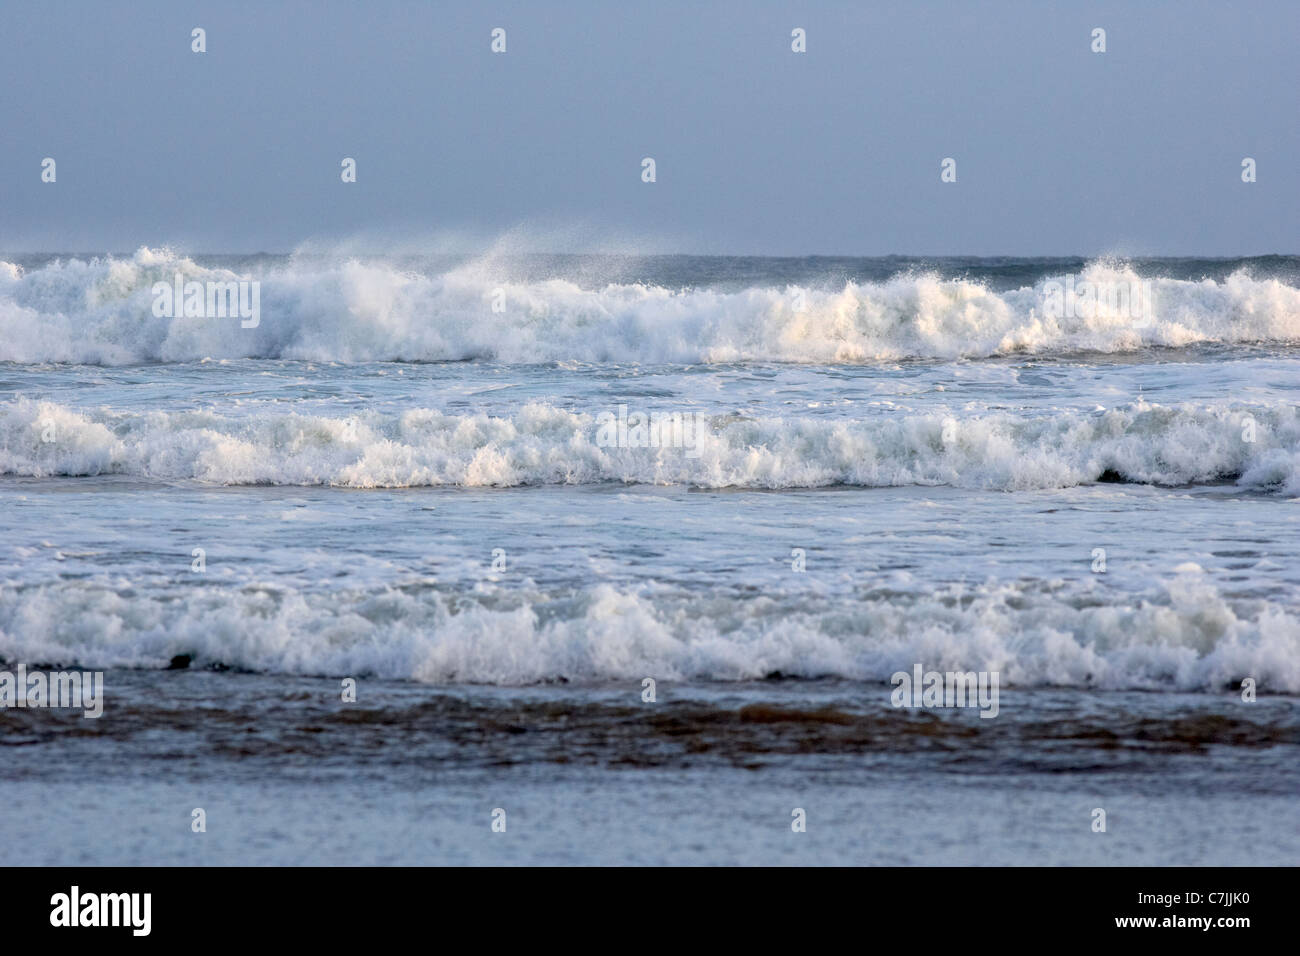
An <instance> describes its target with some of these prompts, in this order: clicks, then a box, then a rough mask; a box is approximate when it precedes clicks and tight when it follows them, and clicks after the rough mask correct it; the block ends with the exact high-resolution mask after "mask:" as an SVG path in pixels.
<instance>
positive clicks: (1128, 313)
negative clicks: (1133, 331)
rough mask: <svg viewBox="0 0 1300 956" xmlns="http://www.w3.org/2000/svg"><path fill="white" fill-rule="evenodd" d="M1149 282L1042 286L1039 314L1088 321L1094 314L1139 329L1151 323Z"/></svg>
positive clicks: (1050, 282)
mask: <svg viewBox="0 0 1300 956" xmlns="http://www.w3.org/2000/svg"><path fill="white" fill-rule="evenodd" d="M1153 288H1154V286H1153V283H1152V282H1151V280H1150V279H1132V280H1126V281H1123V282H1112V281H1109V280H1104V281H1098V282H1094V281H1092V280H1090V279H1083V278H1080V279H1078V280H1076V279H1075V277H1074V276H1073V275H1068V276H1066V277H1065V281H1064V282H1061V281H1059V280H1057V279H1050V280H1048V281H1047V282H1044V283H1043V314H1044V315H1046V316H1047V317H1048V318H1052V319H1065V318H1068V319H1091V318H1094V317H1096V316H1097V315H1098V314H1104V315H1111V316H1117V317H1123V318H1128V319H1131V320H1132V323H1133V325H1134V327H1136V328H1143V327H1146V326H1149V325H1151V323H1152V322H1154V321H1155V295H1154V292H1153Z"/></svg>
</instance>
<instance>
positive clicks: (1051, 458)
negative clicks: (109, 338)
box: [0, 398, 1300, 496]
mask: <svg viewBox="0 0 1300 956" xmlns="http://www.w3.org/2000/svg"><path fill="white" fill-rule="evenodd" d="M606 412H608V413H610V414H611V415H612V410H611V409H598V408H592V409H591V410H590V411H589V412H576V411H570V410H567V409H563V408H557V407H555V406H553V405H550V404H545V403H533V404H527V405H523V406H521V407H520V408H519V409H518V410H517V411H516V412H514V413H513V414H512V415H509V416H502V417H493V416H489V415H486V414H482V413H479V414H472V413H467V414H447V413H444V412H440V411H436V410H432V409H420V408H417V409H411V410H407V411H404V412H398V411H366V412H362V413H358V414H356V415H351V416H348V417H342V418H341V417H327V416H320V415H307V414H298V413H294V412H279V411H275V412H270V411H256V412H252V413H249V414H245V415H242V416H223V415H221V414H218V413H216V412H211V411H155V412H147V413H139V412H126V411H119V410H113V409H111V408H98V409H76V408H71V407H67V406H64V405H60V404H57V403H52V402H40V401H35V400H30V399H25V398H19V399H16V400H14V401H11V402H7V403H3V404H0V474H3V475H17V476H25V477H36V478H41V477H50V476H88V475H128V476H134V477H138V478H147V479H160V480H185V479H193V480H198V481H204V482H213V483H219V484H227V485H256V484H265V485H334V486H342V487H350V488H404V487H414V486H462V487H492V486H497V487H510V486H518V485H535V484H570V485H577V484H594V483H602V482H626V483H637V484H672V485H687V486H696V487H702V488H724V487H738V488H761V489H784V488H813V487H825V486H831V485H857V486H867V487H882V486H903V485H952V486H955V487H961V488H972V489H993V490H1003V491H1018V490H1032V489H1045V488H1065V487H1072V486H1076V485H1080V484H1086V483H1089V482H1094V481H1098V480H1102V481H1127V482H1139V483H1147V484H1158V485H1169V486H1176V485H1191V484H1203V483H1210V482H1223V481H1226V480H1232V481H1235V482H1236V483H1237V485H1238V486H1239V487H1241V488H1243V489H1247V490H1253V491H1260V492H1271V493H1279V494H1282V495H1288V496H1295V495H1300V412H1298V411H1297V408H1296V407H1295V406H1293V405H1290V404H1286V403H1273V404H1269V405H1256V406H1244V405H1235V404H1228V403H1223V404H1217V405H1193V404H1184V405H1172V406H1162V405H1152V404H1147V403H1145V402H1140V403H1137V404H1133V405H1128V406H1122V407H1118V408H1113V409H1110V410H1098V411H1094V412H1087V411H1079V410H1055V411H1052V412H1049V413H1041V414H1028V413H1008V412H989V413H984V414H979V415H971V414H966V413H962V414H960V415H959V416H957V417H952V416H946V415H943V414H939V413H928V414H906V415H904V414H899V415H890V416H886V415H879V416H876V417H872V418H866V419H839V420H835V419H828V418H809V417H782V418H778V417H771V418H757V419H755V418H747V417H743V416H738V415H723V416H714V417H711V418H710V417H704V418H703V420H702V422H701V425H700V427H699V428H697V429H692V430H690V431H685V430H684V431H683V432H681V433H680V434H679V437H678V440H679V445H678V447H610V446H608V439H609V438H610V437H613V436H611V435H609V434H606V435H604V436H602V433H601V427H602V421H608V419H606V418H603V417H602V416H603V415H604V413H606ZM665 435H669V433H667V432H665ZM639 437H640V439H642V440H644V439H645V438H646V436H645V434H642V435H640V436H639ZM637 439H638V436H637V435H636V434H635V433H632V432H629V433H628V434H627V436H626V440H627V444H632V443H633V442H634V441H636V440H637Z"/></svg>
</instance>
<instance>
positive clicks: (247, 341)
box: [0, 248, 1300, 365]
mask: <svg viewBox="0 0 1300 956" xmlns="http://www.w3.org/2000/svg"><path fill="white" fill-rule="evenodd" d="M178 272H179V273H182V274H183V275H184V277H185V279H186V280H191V281H199V282H207V281H212V282H228V281H234V280H239V279H255V280H257V281H258V282H259V283H260V321H259V322H258V324H257V326H256V327H255V328H242V327H241V323H240V320H239V319H238V318H234V319H213V318H199V317H188V318H187V317H177V318H168V317H158V316H155V315H154V314H153V308H152V306H153V293H152V287H153V285H154V283H157V282H164V283H168V284H170V283H172V282H173V279H174V276H175V275H176V274H177V273H178ZM1062 278H1063V277H1062ZM1081 278H1083V279H1086V280H1087V281H1089V282H1093V283H1102V284H1111V285H1117V284H1132V283H1137V282H1142V281H1146V282H1149V286H1148V288H1149V290H1150V295H1149V300H1148V299H1144V300H1143V301H1144V304H1145V306H1146V311H1145V312H1144V315H1145V316H1146V318H1144V320H1143V321H1141V322H1137V321H1135V320H1134V319H1133V318H1132V317H1131V316H1130V312H1129V310H1128V309H1127V308H1115V307H1113V306H1114V303H1112V304H1111V305H1107V304H1105V303H1104V302H1103V303H1101V304H1097V303H1092V304H1091V305H1088V306H1086V307H1084V308H1082V309H1081V310H1080V313H1081V314H1079V315H1078V316H1077V317H1067V318H1052V317H1051V315H1050V313H1052V312H1053V311H1054V310H1053V309H1050V308H1049V307H1048V306H1049V301H1048V300H1049V298H1050V296H1049V291H1048V289H1047V287H1046V283H1048V282H1049V281H1053V280H1052V277H1044V278H1043V279H1040V280H1038V281H1037V282H1036V284H1035V285H1033V286H1026V287H1023V288H1020V289H1017V290H1012V291H1004V292H994V291H992V290H991V289H989V288H988V287H987V286H985V285H984V284H981V283H980V282H976V281H971V280H963V279H944V278H939V277H936V276H934V275H930V274H920V275H918V274H913V273H905V274H900V275H898V276H895V277H894V278H892V279H889V280H887V281H882V282H878V283H855V282H849V283H847V284H845V285H844V286H843V287H842V288H840V289H838V290H825V289H815V288H808V289H801V288H797V287H794V286H790V287H785V288H778V287H772V286H754V287H749V288H745V289H742V290H739V291H717V290H710V289H683V290H672V289H667V288H662V287H659V286H655V285H644V284H607V285H604V286H601V287H594V288H586V287H583V286H580V285H578V284H576V283H574V282H572V281H569V280H567V279H551V280H547V281H528V282H510V281H505V280H503V279H501V278H500V277H497V276H493V275H492V274H491V271H490V269H489V268H487V267H485V266H483V265H481V264H480V265H475V266H466V267H462V268H458V269H453V270H451V271H448V272H445V273H442V274H437V275H424V274H420V273H415V272H408V271H403V270H401V269H399V268H397V267H395V266H391V265H383V264H366V263H362V262H359V261H350V262H346V263H343V264H341V265H333V266H323V265H322V266H312V265H309V264H304V263H301V262H296V261H291V262H290V264H288V265H286V266H283V267H273V268H267V269H265V270H263V271H261V272H258V273H256V274H244V275H239V274H236V273H234V272H230V271H228V270H225V269H215V268H205V267H203V266H200V265H198V264H196V263H194V262H192V261H191V260H189V259H185V258H182V257H179V256H176V255H174V254H172V253H170V252H167V251H165V250H163V251H154V250H150V249H144V248H142V249H141V250H140V251H138V252H137V253H136V254H135V255H134V256H133V257H131V258H129V259H114V258H111V257H105V258H102V259H101V258H96V259H92V260H90V261H82V260H78V259H72V260H68V261H59V262H54V263H50V264H48V265H45V266H43V267H41V268H37V269H33V270H31V271H27V272H24V271H23V270H22V269H21V268H20V267H18V266H17V265H14V264H12V263H6V262H0V361H10V362H19V363H45V362H58V363H86V364H100V365H123V364H135V363H146V362H184V361H195V360H201V359H205V358H213V359H222V358H266V359H292V360H307V361H318V362H331V361H332V362H344V363H350V362H373V361H460V360H475V359H484V360H496V361H502V362H510V363H538V362H563V361H582V362H618V363H643V364H659V363H684V364H694V363H701V362H703V363H719V362H744V361H764V362H800V363H816V364H823V365H828V364H864V363H870V362H876V361H890V360H898V359H903V358H909V357H919V358H939V359H952V358H960V357H984V356H995V355H999V354H1006V353H1013V352H1026V353H1030V354H1043V353H1067V352H1081V351H1100V352H1125V351H1132V350H1135V349H1140V348H1144V347H1150V346H1163V347H1184V346H1191V345H1196V344H1202V343H1226V344H1231V343H1249V342H1273V343H1283V342H1284V343H1296V342H1300V289H1296V288H1294V287H1292V286H1290V285H1287V284H1285V283H1284V282H1281V281H1279V280H1278V279H1262V278H1254V277H1252V276H1251V275H1250V274H1249V272H1248V271H1246V270H1244V269H1243V270H1239V271H1238V272H1236V273H1233V274H1232V275H1230V276H1228V277H1227V278H1226V279H1223V280H1222V281H1216V280H1214V279H1208V278H1207V279H1202V280H1199V281H1189V280H1184V279H1173V278H1159V277H1155V278H1149V279H1144V278H1143V277H1140V276H1138V275H1137V274H1136V273H1135V272H1134V271H1133V270H1132V268H1131V267H1129V266H1128V265H1126V264H1123V263H1116V262H1110V261H1099V262H1094V263H1092V264H1091V265H1089V266H1088V267H1087V269H1086V270H1085V272H1084V274H1083V276H1082V277H1081ZM1056 311H1059V310H1056Z"/></svg>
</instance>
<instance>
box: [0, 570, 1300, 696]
mask: <svg viewBox="0 0 1300 956" xmlns="http://www.w3.org/2000/svg"><path fill="white" fill-rule="evenodd" d="M1250 603H1251V607H1250V608H1249V609H1243V608H1242V607H1240V606H1235V605H1233V604H1231V603H1229V602H1228V601H1226V600H1225V599H1224V597H1223V596H1222V595H1221V594H1220V593H1218V592H1217V591H1216V589H1215V587H1214V585H1213V584H1212V583H1210V582H1208V581H1206V580H1205V579H1203V578H1202V577H1201V576H1199V575H1195V574H1191V573H1183V574H1179V575H1176V576H1174V577H1173V578H1171V579H1170V580H1168V581H1165V582H1163V583H1162V584H1160V585H1159V586H1158V587H1156V588H1153V589H1152V592H1151V593H1150V594H1149V595H1147V596H1143V597H1140V598H1132V599H1124V598H1122V597H1121V598H1119V599H1116V598H1115V597H1114V596H1113V595H1111V596H1109V597H1108V599H1107V600H1106V602H1105V603H1103V604H1098V603H1097V601H1096V600H1091V599H1088V598H1087V597H1086V595H1084V596H1083V597H1082V598H1080V597H1078V596H1076V598H1075V599H1073V600H1071V599H1067V598H1065V597H1063V596H1062V595H1061V594H1059V593H1057V592H1054V591H1052V590H1051V589H1044V588H1041V587H1037V586H1035V585H1026V584H1018V583H1003V584H998V585H989V586H986V587H984V588H979V589H976V590H975V591H974V593H973V594H972V593H969V592H967V593H966V594H965V596H964V599H963V600H961V601H954V600H952V599H951V596H943V595H937V596H936V595H893V596H891V597H890V598H889V599H888V600H872V599H860V600H842V601H837V602H835V603H834V604H832V605H830V606H822V605H817V606H816V607H815V608H814V607H810V606H808V605H806V604H805V605H801V606H794V607H788V608H787V607H783V606H782V605H781V604H780V603H778V602H777V601H774V600H771V599H769V598H765V597H735V596H723V595H707V596H699V595H696V596H691V595H683V594H680V593H660V594H655V593H637V592H634V591H627V590H619V589H617V588H614V587H611V586H609V585H604V584H602V585H597V586H595V587H592V588H591V589H589V590H586V591H581V592H576V593H572V592H566V593H562V594H551V595H548V594H544V593H540V592H535V591H533V592H529V591H520V592H507V591H500V590H489V591H483V590H478V591H475V592H473V593H464V594H460V595H457V596H455V597H454V598H453V597H452V596H450V595H448V594H447V593H444V592H440V591H438V590H435V589H432V588H400V589H398V588H382V589H372V590H330V591H325V592H314V591H295V590H292V589H284V588H281V587H276V586H273V585H266V586H256V585H249V586H245V587H239V588H222V587H206V588H203V587H196V586H191V585H177V586H173V587H172V588H171V589H170V590H168V591H167V592H166V593H163V594H150V593H147V592H144V591H142V590H140V589H138V588H136V587H133V586H129V585H128V584H127V583H126V582H122V583H121V584H120V585H117V586H114V585H113V583H112V582H100V581H64V582H58V583H50V584H44V585H38V586H28V587H24V588H13V587H0V657H2V658H4V659H6V660H9V661H14V660H23V661H31V662H40V663H47V664H56V663H57V664H60V665H72V664H76V665H79V666H83V667H93V668H101V669H102V668H113V667H143V668H157V667H163V666H166V665H167V664H168V662H169V661H170V660H171V659H172V658H173V657H174V656H176V655H189V656H191V657H192V658H193V664H194V666H196V667H208V666H213V665H219V666H227V667H235V668H241V669H247V670H253V671H262V672H270V673H293V674H309V675H335V676H337V675H350V676H360V675H376V676H380V677H386V678H396V679H408V680H416V681H425V682H431V683H487V684H508V685H518V684H528V683H535V682H541V681H555V680H560V679H564V680H569V681H610V680H619V681H634V682H638V683H639V681H640V680H641V678H643V677H646V676H653V677H655V678H656V679H658V680H664V681H671V680H701V679H703V680H720V681H738V680H752V679H759V678H763V677H767V676H770V675H773V674H777V673H779V674H783V675H787V676H791V677H806V678H814V677H840V678H845V679H851V680H863V681H880V682H883V681H887V680H888V679H889V676H890V675H891V674H892V673H894V672H896V671H898V670H910V669H911V667H912V665H913V664H914V663H915V662H918V661H921V662H924V663H925V666H926V667H929V668H933V669H937V670H961V671H967V670H973V671H981V670H984V671H998V672H999V673H1000V674H1001V679H1002V682H1003V683H1004V684H1008V685H1019V686H1068V687H1100V688H1107V689H1121V688H1146V689H1152V690H1166V691H1169V690H1183V691H1197V690H1222V689H1223V688H1225V687H1226V686H1229V685H1232V684H1234V683H1236V682H1239V681H1240V680H1241V679H1242V678H1243V677H1253V678H1254V679H1255V680H1256V681H1257V682H1258V684H1259V686H1260V688H1261V690H1264V691H1271V692H1284V693H1297V692H1300V618H1297V616H1296V614H1295V613H1294V611H1292V610H1288V609H1286V608H1283V607H1281V606H1278V605H1275V604H1272V603H1269V602H1265V601H1255V602H1250Z"/></svg>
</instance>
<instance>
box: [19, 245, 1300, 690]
mask: <svg viewBox="0 0 1300 956" xmlns="http://www.w3.org/2000/svg"><path fill="white" fill-rule="evenodd" d="M0 260H4V261H3V264H0V510H2V512H3V514H4V515H5V519H4V528H3V534H2V535H0V660H3V661H6V662H15V661H20V660H21V661H24V662H28V663H35V664H47V665H50V666H54V665H60V666H72V665H80V666H86V667H92V668H105V669H109V670H110V671H113V670H114V669H116V670H117V671H118V672H121V673H137V672H139V673H146V672H155V671H159V672H160V671H163V670H164V669H166V668H178V667H185V668H188V669H191V670H199V671H203V672H205V673H213V674H216V675H218V676H221V677H227V678H229V679H231V680H234V679H235V678H234V677H232V676H230V675H236V674H242V675H281V676H288V675H292V676H296V677H302V678H308V677H310V678H329V679H333V680H337V679H338V678H339V677H341V676H347V675H352V676H358V677H361V678H368V679H373V680H384V681H396V682H413V683H415V684H417V685H439V686H480V687H482V686H492V687H567V688H569V689H570V690H569V691H566V692H565V693H570V694H571V695H578V696H573V697H571V700H572V701H577V702H582V705H583V706H586V704H587V703H590V698H589V697H587V696H582V695H584V694H588V693H603V692H604V691H603V690H601V689H602V688H611V687H620V686H624V685H626V686H632V687H639V686H640V684H639V682H640V680H641V679H643V678H644V677H647V676H653V677H655V678H657V679H658V680H661V681H663V682H664V683H665V686H669V687H672V686H678V687H683V688H687V687H690V688H708V687H715V686H723V687H731V686H734V687H752V686H758V687H760V688H769V687H775V686H777V685H776V684H772V683H771V682H772V681H777V683H778V684H781V683H782V682H790V681H793V682H795V683H796V684H801V682H813V683H814V684H816V683H817V682H820V681H827V680H830V681H837V682H846V683H845V684H844V686H848V687H854V688H858V689H857V690H853V691H851V692H846V693H851V694H863V695H867V696H871V695H873V694H876V693H877V691H880V692H881V693H886V692H887V688H888V681H889V677H890V674H891V673H893V672H894V671H897V670H907V669H910V668H911V667H912V665H913V664H914V663H915V662H917V661H923V662H924V663H925V664H926V666H927V667H934V668H938V669H941V670H946V669H953V670H963V671H965V670H970V671H989V670H994V671H998V672H999V673H1000V674H1001V675H1002V680H1003V683H1004V687H1006V688H1008V692H1010V693H1014V692H1015V691H1016V690H1017V689H1020V690H1032V689H1074V690H1081V691H1087V692H1090V693H1099V694H1125V693H1130V692H1144V693H1151V692H1158V693H1159V694H1161V695H1187V694H1193V695H1199V696H1203V697H1204V696H1209V697H1216V696H1217V695H1222V694H1225V693H1231V692H1232V690H1233V689H1234V688H1238V687H1239V685H1240V682H1241V681H1242V680H1243V679H1245V678H1248V677H1249V678H1251V679H1253V680H1254V681H1256V682H1257V684H1258V687H1259V691H1260V693H1262V694H1275V695H1276V694H1281V695H1294V694H1298V693H1300V600H1298V599H1297V596H1298V595H1300V512H1298V511H1297V509H1296V501H1297V499H1298V498H1300V416H1298V414H1297V402H1298V401H1300V375H1297V368H1298V366H1297V358H1298V357H1300V351H1297V350H1298V348H1300V260H1297V259H1296V258H1294V257H1284V256H1267V257H1257V258H1254V259H1240V260H1123V259H1098V260H1083V259H1032V260H1026V259H998V260H991V259H931V260H926V259H908V258H902V257H891V258H889V259H824V258H822V259H819V258H810V259H747V258H736V257H731V258H727V257H692V256H672V257H649V258H627V257H622V258H620V257H573V256H570V257H559V256H556V257H545V256H540V257H538V256H534V257H513V258H501V257H493V256H488V257H478V258H469V257H461V258H455V257H452V258H441V259H439V258H432V257H418V256H417V257H405V258H402V257H387V258H385V257H370V258H364V257H350V258H349V257H330V256H323V255H306V254H298V255H291V256H279V255H277V256H267V255H256V256H201V255H190V256H185V255H181V254H178V253H173V252H170V251H167V250H151V249H141V250H139V251H137V252H135V253H133V254H128V255H119V256H108V255H98V256H78V255H62V256H17V255H9V256H0ZM177 274H181V275H183V277H184V278H185V279H186V280H187V281H189V280H193V281H198V282H238V281H244V282H254V281H255V282H258V283H260V306H261V317H260V321H259V322H258V323H257V324H256V326H255V327H251V328H248V327H243V326H241V323H240V320H239V318H238V317H219V318H204V317H199V316H190V317H186V316H184V315H183V314H181V315H178V316H175V317H173V316H170V315H156V314H155V309H154V307H153V305H154V286H155V284H156V283H165V284H168V285H169V286H170V285H172V284H173V283H174V281H175V277H176V275H177ZM1071 277H1073V278H1072V279H1071ZM1066 279H1071V281H1078V282H1085V281H1086V282H1093V283H1098V284H1106V283H1111V284H1116V283H1124V284H1141V285H1142V287H1143V288H1144V289H1145V290H1148V291H1149V297H1148V298H1147V299H1144V307H1147V311H1146V312H1145V313H1144V314H1143V315H1141V316H1138V317H1136V318H1135V316H1134V315H1133V314H1131V313H1130V312H1126V311H1124V310H1120V309H1116V308H1112V307H1111V306H1110V305H1108V304H1106V303H1104V302H1099V303H1095V304H1091V305H1089V306H1088V307H1087V308H1085V309H1083V310H1082V311H1081V312H1078V313H1075V314H1071V315H1057V314H1054V313H1053V310H1052V308H1051V290H1052V288H1053V283H1057V282H1060V281H1063V280H1066ZM620 408H623V409H626V410H630V412H631V413H633V414H644V415H651V414H660V413H662V414H673V413H682V414H689V415H692V416H696V417H697V418H696V420H698V421H700V422H701V427H700V428H699V429H698V433H695V432H692V439H691V440H692V442H693V444H692V447H691V448H689V449H687V448H683V447H676V446H673V445H672V444H657V443H656V444H655V445H654V446H650V445H648V444H645V443H642V444H637V443H635V442H631V443H626V444H623V445H617V444H615V445H611V444H610V443H609V442H607V441H603V440H602V438H601V431H600V423H601V421H602V420H603V419H604V417H605V416H609V415H612V414H614V413H616V412H617V411H618V410H619V409H620ZM688 452H689V453H688ZM754 682H759V684H757V685H755V684H754ZM577 688H586V689H587V690H582V691H580V690H577ZM882 688H884V690H881V689H882ZM747 693H751V691H747ZM752 693H755V694H757V695H758V697H759V698H760V699H764V700H766V699H768V698H770V697H771V695H772V694H775V693H776V691H774V690H771V691H769V690H760V691H752ZM778 696H780V695H778ZM575 706H577V704H576V703H575ZM1140 709H1141V708H1139V710H1140Z"/></svg>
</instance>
